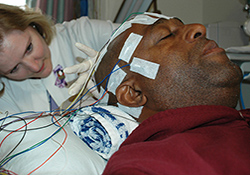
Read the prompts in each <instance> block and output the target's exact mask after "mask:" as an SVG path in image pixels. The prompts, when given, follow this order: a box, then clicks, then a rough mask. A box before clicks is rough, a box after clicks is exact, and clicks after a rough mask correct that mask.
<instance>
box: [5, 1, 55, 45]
mask: <svg viewBox="0 0 250 175" xmlns="http://www.w3.org/2000/svg"><path fill="white" fill-rule="evenodd" d="M52 25H53V22H52V20H51V19H49V18H48V17H47V16H45V15H43V14H41V13H40V12H38V11H34V10H32V9H30V8H26V9H25V10H23V9H21V8H19V7H17V6H10V5H6V4H0V48H1V47H2V42H3V37H4V36H5V35H6V34H7V33H9V32H11V31H13V30H15V29H17V30H21V31H24V30H25V29H26V28H27V27H29V26H32V27H34V28H35V29H36V30H37V31H38V32H39V33H40V34H41V36H42V37H43V38H44V40H45V42H46V43H47V44H48V45H49V44H50V43H51V40H52V38H53V36H54V34H55V32H54V28H53V27H52Z"/></svg>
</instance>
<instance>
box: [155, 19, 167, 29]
mask: <svg viewBox="0 0 250 175" xmlns="http://www.w3.org/2000/svg"><path fill="white" fill-rule="evenodd" d="M165 21H168V20H167V19H165V18H160V19H158V20H157V21H155V22H154V23H153V24H152V28H154V27H156V26H157V25H159V24H162V23H164V22H165Z"/></svg>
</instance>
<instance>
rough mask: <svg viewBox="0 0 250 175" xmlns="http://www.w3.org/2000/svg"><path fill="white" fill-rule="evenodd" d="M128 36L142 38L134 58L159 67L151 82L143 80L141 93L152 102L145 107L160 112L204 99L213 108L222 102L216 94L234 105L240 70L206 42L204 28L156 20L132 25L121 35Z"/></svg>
mask: <svg viewBox="0 0 250 175" xmlns="http://www.w3.org/2000/svg"><path fill="white" fill-rule="evenodd" d="M131 32H133V33H136V34H139V35H143V39H142V40H141V43H140V44H139V45H138V47H137V49H136V50H135V52H134V54H133V56H134V57H138V58H140V59H144V60H147V61H151V62H154V63H158V64H159V65H160V68H159V71H158V74H157V76H156V78H155V79H154V80H151V79H147V78H142V79H144V80H143V81H142V82H143V84H144V86H143V88H144V92H145V93H146V95H147V96H148V99H152V100H149V102H148V105H151V106H154V108H158V109H156V110H159V111H161V110H164V109H168V108H177V107H183V106H189V105H190V103H192V104H193V105H196V104H202V103H203V101H204V103H205V101H207V98H211V99H210V102H211V103H212V104H215V105H216V104H221V103H222V101H223V100H221V99H218V98H217V97H218V94H220V95H221V96H223V97H222V98H225V99H224V100H232V101H233V103H234V104H232V105H236V103H237V99H238V93H239V83H240V82H241V79H242V73H241V70H240V69H239V67H238V66H236V65H235V64H234V63H232V62H231V61H230V60H229V59H228V57H227V56H226V54H225V51H224V49H222V48H219V47H218V46H217V44H216V43H215V42H214V41H211V40H208V39H206V28H205V27H204V26H203V25H200V24H189V25H184V24H183V23H182V22H181V21H180V20H179V19H177V18H172V19H170V20H167V19H159V20H158V21H156V22H155V23H154V24H153V25H142V24H133V27H132V28H131V29H129V30H127V31H126V32H124V34H122V35H126V36H128V34H129V33H131ZM148 71H150V70H148ZM141 77H142V76H140V79H141ZM232 92H233V93H232ZM212 98H214V99H212ZM227 98H229V99H227ZM205 104H207V103H205ZM221 105H222V104H221Z"/></svg>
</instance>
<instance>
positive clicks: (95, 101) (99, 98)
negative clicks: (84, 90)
mask: <svg viewBox="0 0 250 175" xmlns="http://www.w3.org/2000/svg"><path fill="white" fill-rule="evenodd" d="M107 93H108V91H106V92H105V93H104V94H103V95H102V97H101V98H99V99H98V100H96V101H95V102H94V103H92V104H90V105H89V106H92V105H94V104H96V103H97V102H98V101H100V100H101V99H103V98H104V96H105V95H106V94H107Z"/></svg>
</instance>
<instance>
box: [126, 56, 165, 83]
mask: <svg viewBox="0 0 250 175" xmlns="http://www.w3.org/2000/svg"><path fill="white" fill-rule="evenodd" d="M159 67H160V65H159V64H157V63H153V62H150V61H147V60H143V59H140V58H136V57H134V58H133V60H132V63H131V64H130V71H132V72H136V73H139V74H141V75H143V76H145V77H148V78H150V79H155V77H156V75H157V73H158V70H159Z"/></svg>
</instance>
